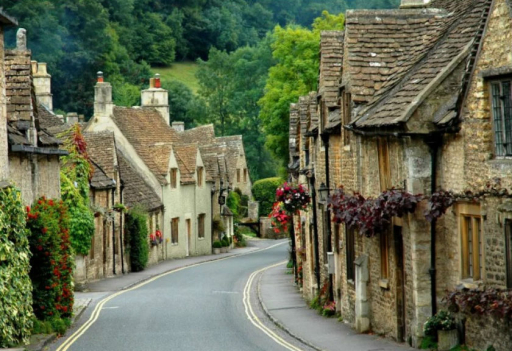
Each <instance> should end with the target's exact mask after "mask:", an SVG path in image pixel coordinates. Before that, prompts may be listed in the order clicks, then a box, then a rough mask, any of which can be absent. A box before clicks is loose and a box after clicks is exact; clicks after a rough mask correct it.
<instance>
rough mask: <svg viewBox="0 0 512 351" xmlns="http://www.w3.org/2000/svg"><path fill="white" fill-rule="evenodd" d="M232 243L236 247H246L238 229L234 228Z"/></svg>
mask: <svg viewBox="0 0 512 351" xmlns="http://www.w3.org/2000/svg"><path fill="white" fill-rule="evenodd" d="M233 241H234V243H235V246H236V247H246V246H247V242H246V240H245V237H244V235H243V234H242V233H241V232H240V229H239V228H238V227H236V229H235V235H234V236H233Z"/></svg>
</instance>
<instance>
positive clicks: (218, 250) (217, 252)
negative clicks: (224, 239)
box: [213, 247, 220, 255]
mask: <svg viewBox="0 0 512 351" xmlns="http://www.w3.org/2000/svg"><path fill="white" fill-rule="evenodd" d="M213 254H214V255H218V254H220V249H219V248H218V247H216V248H214V249H213Z"/></svg>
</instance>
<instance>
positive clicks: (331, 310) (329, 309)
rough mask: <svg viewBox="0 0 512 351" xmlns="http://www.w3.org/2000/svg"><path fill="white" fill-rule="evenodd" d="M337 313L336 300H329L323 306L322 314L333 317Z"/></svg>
mask: <svg viewBox="0 0 512 351" xmlns="http://www.w3.org/2000/svg"><path fill="white" fill-rule="evenodd" d="M335 314H336V302H335V301H329V302H327V303H326V304H325V305H324V306H323V308H322V316H324V317H332V316H334V315H335Z"/></svg>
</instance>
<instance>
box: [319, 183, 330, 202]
mask: <svg viewBox="0 0 512 351" xmlns="http://www.w3.org/2000/svg"><path fill="white" fill-rule="evenodd" d="M318 195H319V197H320V201H321V202H325V201H326V200H327V196H329V188H328V187H327V186H326V185H325V183H322V184H320V188H318Z"/></svg>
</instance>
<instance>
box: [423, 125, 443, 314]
mask: <svg viewBox="0 0 512 351" xmlns="http://www.w3.org/2000/svg"><path fill="white" fill-rule="evenodd" d="M441 142H442V140H441V138H440V136H439V135H431V136H430V137H429V138H427V139H425V143H426V144H427V145H428V147H429V151H430V162H431V166H430V170H431V175H430V191H431V194H433V193H435V192H436V188H437V152H438V150H439V146H440V145H441ZM436 224H437V220H436V219H434V220H433V221H432V223H430V243H431V244H430V269H429V273H430V295H431V304H432V315H433V316H434V315H435V314H436V313H437V293H436Z"/></svg>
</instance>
